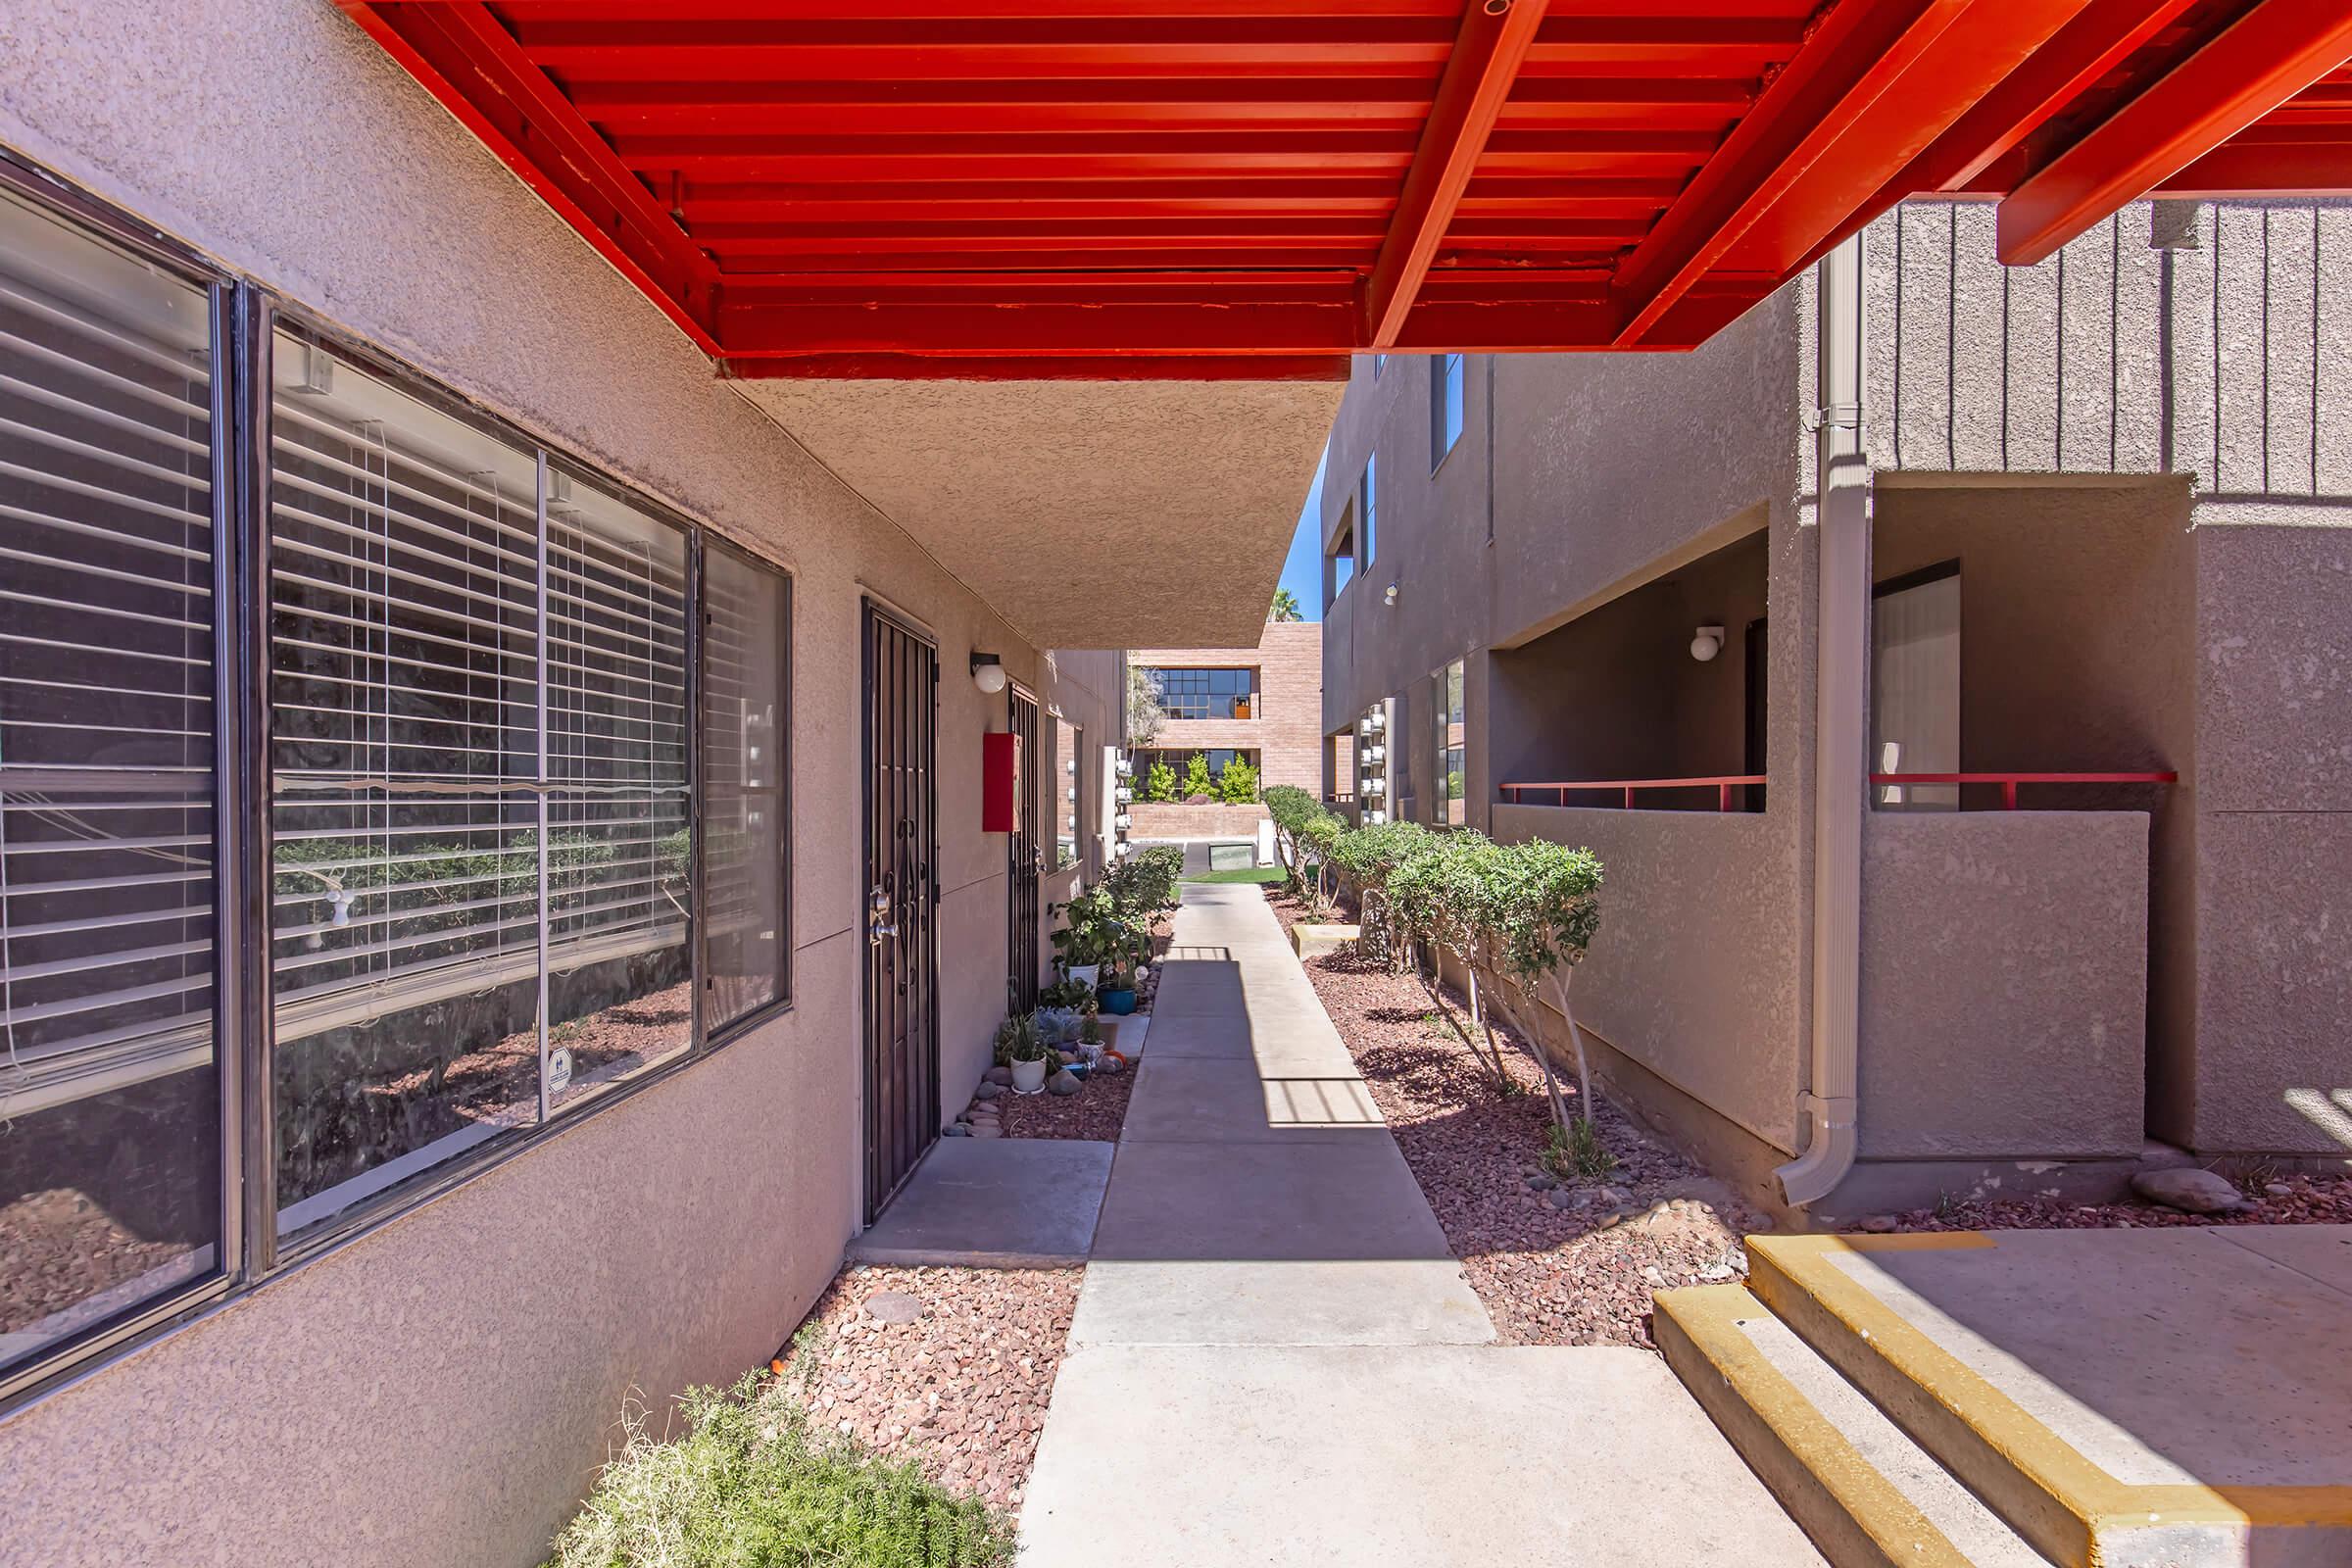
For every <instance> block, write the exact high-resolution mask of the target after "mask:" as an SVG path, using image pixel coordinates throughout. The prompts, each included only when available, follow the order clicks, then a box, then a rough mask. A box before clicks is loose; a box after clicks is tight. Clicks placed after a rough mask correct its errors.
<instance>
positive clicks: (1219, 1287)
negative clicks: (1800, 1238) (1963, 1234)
mask: <svg viewBox="0 0 2352 1568" xmlns="http://www.w3.org/2000/svg"><path fill="white" fill-rule="evenodd" d="M1152 1014H1153V1023H1152V1037H1151V1041H1152V1043H1151V1049H1150V1051H1149V1053H1148V1054H1147V1055H1146V1056H1145V1058H1144V1060H1143V1062H1142V1063H1141V1066H1140V1076H1139V1077H1138V1079H1137V1080H1136V1086H1135V1097H1134V1100H1133V1103H1131V1104H1130V1106H1129V1109H1128V1114H1127V1124H1126V1130H1125V1132H1124V1133H1123V1135H1122V1136H1121V1138H1120V1140H1119V1144H1118V1149H1117V1152H1116V1154H1115V1156H1114V1157H1113V1161H1112V1165H1111V1172H1110V1183H1109V1187H1108V1189H1107V1191H1106V1192H1105V1194H1104V1197H1103V1207H1102V1216H1101V1219H1100V1222H1099V1223H1098V1225H1097V1228H1096V1232H1095V1239H1094V1250H1093V1255H1092V1258H1091V1260H1090V1261H1089V1263H1088V1266H1087V1274H1086V1283H1085V1285H1084V1287H1083V1288H1082V1289H1081V1291H1080V1294H1079V1299H1078V1309H1077V1314H1076V1316H1075V1318H1074V1319H1073V1321H1072V1323H1071V1328H1070V1345H1071V1348H1070V1353H1069V1355H1068V1356H1067V1357H1066V1358H1065V1359H1064V1360H1063V1362H1062V1364H1061V1370H1060V1373H1059V1376H1058V1377H1057V1379H1056V1381H1055V1384H1054V1399H1053V1403H1052V1406H1051V1407H1050V1409H1049V1411H1048V1414H1047V1419H1046V1428H1045V1433H1044V1437H1043V1439H1042V1441H1041V1443H1040V1446H1039V1449H1038V1458H1037V1466H1036V1469H1035V1471H1034V1472H1033V1474H1032V1477H1031V1480H1030V1485H1029V1490H1028V1495H1027V1500H1026V1502H1025V1503H1024V1506H1023V1509H1022V1520H1021V1555H1020V1560H1021V1562H1022V1563H1023V1564H1025V1565H1028V1568H1063V1565H1070V1568H1076V1565H1080V1564H1086V1565H1099V1568H1119V1565H1124V1564H1130V1563H1132V1564H1137V1565H1143V1564H1151V1565H1152V1568H1165V1565H1166V1564H1170V1563H1181V1564H1186V1565H1188V1568H1189V1565H1202V1568H1223V1565H1227V1564H1242V1563H1286V1564H1287V1563H1347V1564H1389V1563H1395V1564H1413V1565H1415V1568H1434V1565H1445V1564H1452V1563H1463V1564H1468V1563H1472V1562H1476V1563H1478V1564H1480V1565H1482V1568H1485V1565H1488V1564H1492V1563H1495V1562H1517V1563H1579V1564H1584V1563H1590V1564H1593V1565H1602V1564H1607V1565H1611V1568H1643V1565H1651V1564H1655V1565H1658V1568H1665V1565H1668V1564H1673V1565H1676V1568H1682V1565H1686V1564H1694V1563H1708V1562H1717V1561H1733V1560H1737V1561H1739V1562H1740V1563H1741V1564H1742V1568H1778V1565H1781V1564H1816V1563H1818V1562H1819V1561H1820V1559H1819V1557H1818V1556H1816V1555H1815V1553H1814V1552H1813V1550H1812V1548H1811V1547H1810V1546H1809V1545H1808V1544H1807V1543H1806V1542H1805V1539H1804V1537H1803V1536H1802V1535H1801V1534H1800V1533H1799V1532H1798V1531H1797V1530H1796V1527H1795V1526H1794V1525H1792V1524H1791V1523H1790V1522H1789V1519H1788V1517H1787V1515H1785V1514H1784V1513H1783V1512H1782V1511H1781V1509H1780V1506H1779V1504H1777V1503H1776V1502H1774V1501H1773V1499H1772V1497H1771V1496H1770V1495H1769V1494H1767V1493H1766V1492H1765V1491H1764V1489H1763V1487H1762V1486H1761V1485H1759V1484H1758V1483H1757V1482H1756V1480H1755V1479H1754V1477H1753V1476H1751V1475H1750V1474H1749V1472H1748V1471H1747V1469H1746V1467H1745V1466H1744V1465H1742V1464H1741V1462H1740V1459H1739V1458H1738V1456H1737V1455H1736V1454H1734V1453H1733V1451H1732V1449H1731V1447H1730V1446H1729V1445H1728V1444H1727V1443H1726V1442H1725V1441H1724V1440H1723V1438H1722V1437H1721V1436H1720V1435H1719V1434H1718V1433H1717V1432H1716V1430H1715V1428H1714V1426H1713V1425H1712V1424H1711V1423H1710V1422H1709V1421H1708V1419H1707V1417H1706V1416H1705V1415H1704V1414H1703V1413H1702V1412H1701V1411H1700V1410H1699V1408H1698V1406H1697V1405H1696V1404H1695V1403H1694V1402H1693V1401H1692V1400H1691V1397H1690V1396H1689V1395H1687V1394H1686V1393H1685V1392H1684V1391H1683V1389H1682V1387H1681V1386H1680V1385H1679V1384H1678V1383H1677V1382H1676V1381H1675V1379H1674V1377H1673V1374H1672V1373H1670V1372H1669V1371H1668V1370H1667V1369H1666V1367H1665V1365H1664V1364H1663V1363H1662V1362H1660V1361H1659V1360H1658V1359H1657V1358H1656V1357H1654V1356H1651V1355H1648V1354H1646V1353H1644V1352H1642V1351H1639V1350H1629V1349H1611V1348H1576V1349H1567V1348H1541V1349H1534V1348H1502V1347H1497V1346H1495V1344H1493V1341H1494V1338H1495V1331H1494V1326H1493V1324H1492V1323H1491V1322H1490V1321H1489V1319H1488V1317H1487V1314H1486V1310H1485V1308H1484V1307H1483V1306H1481V1305H1480V1304H1479V1300H1478V1298H1477V1297H1476V1296H1475V1295H1473V1294H1472V1292H1471V1290H1470V1288H1469V1286H1468V1284H1467V1283H1466V1282H1465V1281H1464V1279H1463V1277H1462V1272H1461V1267H1460V1264H1459V1262H1458V1261H1457V1260H1456V1259H1455V1258H1454V1257H1453V1255H1452V1254H1451V1252H1450V1251H1449V1250H1447V1248H1446V1237H1445V1233H1444V1231H1443V1230H1441V1229H1440V1227H1439V1225H1438V1221H1437V1217H1436V1215H1435V1214H1433V1213H1432V1212H1431V1210H1430V1207H1429V1204H1428V1202H1427V1201H1426V1200H1425V1199H1423V1197H1422V1196H1421V1189H1420V1187H1419V1185H1418V1184H1417V1183H1416V1182H1415V1181H1414V1180H1413V1175H1412V1172H1411V1170H1410V1169H1409V1168H1408V1167H1407V1166H1406V1164H1405V1162H1404V1158H1403V1156H1402V1154H1400V1153H1399V1152H1398V1151H1397V1141H1396V1139H1395V1138H1393V1137H1391V1136H1390V1134H1389V1131H1388V1128H1387V1127H1386V1126H1385V1125H1384V1124H1383V1122H1382V1120H1381V1117H1380V1111H1379V1109H1378V1107H1377V1106H1376V1105H1375V1104H1374V1103H1373V1101H1372V1098H1371V1095H1370V1094H1369V1092H1368V1091H1367V1090H1366V1088H1365V1086H1364V1084H1363V1083H1362V1081H1361V1079H1360V1077H1359V1076H1358V1075H1357V1073H1356V1070H1355V1064H1354V1060H1353V1058H1352V1057H1350V1056H1349V1055H1348V1050H1347V1047H1346V1046H1345V1045H1344V1044H1343V1043H1342V1042H1341V1040H1340V1038H1339V1035H1338V1033H1337V1032H1336V1031H1335V1030H1334V1029H1333V1028H1332V1026H1331V1021H1330V1019H1329V1018H1328V1017H1327V1016H1326V1015H1325V1014H1324V1012H1323V1009H1322V1006H1321V1005H1320V1004H1319V1003H1318V1001H1317V1000H1316V997H1315V994H1314V989H1313V987H1312V986H1311V985H1309V984H1308V982H1307V979H1306V975H1305V973H1304V971H1302V970H1301V969H1300V968H1299V963H1298V960H1297V958H1296V957H1295V956H1293V955H1292V953H1291V950H1290V947H1289V945H1288V943H1286V942H1285V941H1284V939H1283V935H1282V930H1281V927H1280V924H1279V923H1278V922H1277V921H1276V920H1275V918H1274V915H1273V911H1272V910H1271V909H1269V908H1268V907H1266V904H1265V901H1264V898H1263V896H1262V895H1261V893H1260V892H1259V890H1258V889H1257V888H1255V887H1253V886H1246V885H1244V886H1214V885H1198V884H1196V885H1188V886H1187V887H1186V888H1185V902H1184V907H1183V908H1182V909H1181V910H1180V911H1179V912H1178V914H1177V917H1176V946H1175V948H1174V949H1172V950H1171V954H1170V956H1169V958H1168V959H1167V960H1166V961H1165V963H1164V965H1163V968H1162V972H1161V977H1160V986H1159V992H1158V995H1157V997H1156V999H1155V1001H1154V1004H1153V1007H1152Z"/></svg>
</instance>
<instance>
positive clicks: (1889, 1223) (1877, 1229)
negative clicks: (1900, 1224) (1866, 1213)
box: [1854, 1214, 1895, 1236]
mask: <svg viewBox="0 0 2352 1568" xmlns="http://www.w3.org/2000/svg"><path fill="white" fill-rule="evenodd" d="M1894 1226H1895V1219H1894V1216H1893V1215H1892V1214H1873V1215H1871V1216H1870V1217H1869V1218H1868V1219H1866V1220H1864V1221H1863V1222H1862V1223H1861V1224H1859V1225H1857V1226H1855V1227H1854V1228H1855V1229H1856V1230H1861V1231H1868V1232H1869V1233H1870V1234H1871V1235H1873V1236H1885V1235H1887V1233H1888V1232H1890V1231H1892V1230H1893V1229H1894Z"/></svg>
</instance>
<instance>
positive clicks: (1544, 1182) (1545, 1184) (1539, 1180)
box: [1527, 1171, 1560, 1193]
mask: <svg viewBox="0 0 2352 1568" xmlns="http://www.w3.org/2000/svg"><path fill="white" fill-rule="evenodd" d="M1527 1185H1528V1186H1529V1187H1531V1188H1533V1189H1534V1190H1535V1191H1537V1192H1539V1193H1548V1192H1550V1191H1551V1190H1552V1189H1554V1188H1556V1187H1558V1186H1559V1185H1560V1184H1559V1182H1558V1181H1556V1180H1555V1179H1553V1177H1552V1175H1551V1174H1550V1172H1548V1171H1537V1172H1536V1173H1535V1174H1534V1175H1532V1176H1530V1177H1528V1178H1527Z"/></svg>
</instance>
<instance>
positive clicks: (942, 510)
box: [738, 381, 1346, 648]
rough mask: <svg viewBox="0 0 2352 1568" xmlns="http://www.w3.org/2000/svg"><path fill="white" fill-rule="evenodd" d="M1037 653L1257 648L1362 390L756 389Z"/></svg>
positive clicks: (1316, 385)
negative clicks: (1353, 396)
mask: <svg viewBox="0 0 2352 1568" xmlns="http://www.w3.org/2000/svg"><path fill="white" fill-rule="evenodd" d="M738 387H739V389H740V390H741V391H742V393H743V395H744V396H746V397H748V398H750V399H751V400H752V401H753V402H754V403H756V404H758V405H759V406H760V408H762V409H764V410H765V411H766V412H767V413H768V414H769V415H771V416H772V417H774V418H775V419H776V421H777V422H778V423H779V424H781V425H782V426H783V427H784V428H785V429H786V430H788V431H790V432H791V433H792V435H793V436H794V437H795V438H796V439H798V440H799V441H800V442H801V443H802V444H803V445H804V446H806V447H807V448H808V449H809V452H810V453H812V454H813V455H814V456H815V457H816V458H817V460H818V461H819V462H821V463H823V464H825V465H826V466H828V467H830V468H831V469H832V470H833V471H834V472H835V473H837V474H839V475H840V476H841V477H842V478H843V479H844V480H845V481H847V482H848V483H849V484H850V485H852V486H854V487H855V488H856V489H857V490H858V492H859V493H860V494H862V495H863V496H864V497H865V498H866V499H867V500H869V501H871V502H872V503H873V504H874V505H875V506H876V507H877V508H879V509H880V510H881V511H882V512H884V513H886V514H888V515H889V516H890V517H891V518H892V519H893V520H894V521H896V522H897V523H898V524H899V525H900V526H902V527H904V528H905V529H907V532H909V533H911V534H912V535H913V536H914V537H915V538H916V539H917V540H919V541H920V542H921V543H922V545H923V547H924V548H925V549H927V550H929V551H930V552H931V553H932V554H933V555H934V556H936V557H937V558H938V559H939V561H940V563H941V564H943V565H945V566H946V567H947V568H948V570H950V571H952V572H954V573H955V574H956V576H957V577H959V578H961V579H962V580H963V582H964V583H965V584H967V585H968V586H969V587H970V588H971V589H972V590H973V591H974V592H976V593H978V594H979V595H980V596H981V597H982V598H984V599H986V600H987V601H988V602H989V603H990V604H991V605H992V606H994V607H995V608H996V610H997V611H998V613H1001V614H1003V615H1004V617H1005V619H1006V620H1007V621H1010V622H1011V623H1012V625H1013V627H1014V628H1015V629H1016V630H1018V631H1020V632H1021V633H1022V634H1023V635H1024V636H1026V637H1027V638H1028V639H1029V640H1030V641H1031V642H1032V643H1034V644H1036V645H1037V646H1040V647H1047V648H1137V647H1144V646H1147V645H1148V646H1153V647H1233V646H1237V645H1242V644H1248V643H1251V642H1254V641H1256V638H1257V630H1258V627H1259V626H1260V625H1262V624H1263V623H1264V621H1265V618H1266V602H1267V600H1268V599H1269V598H1271V597H1272V595H1273V592H1274V585H1275V580H1276V579H1277V578H1278V577H1279V576H1280V575H1281V572H1282V562H1283V557H1284V556H1285V554H1287V553H1288V551H1289V548H1290V541H1291V533H1292V530H1293V528H1294V527H1295V526H1296V524H1297V522H1298V520H1299V507H1300V505H1301V504H1303V502H1304V501H1305V499H1306V490H1307V486H1308V484H1309V483H1310V482H1311V481H1312V480H1313V478H1314V469H1315V460H1316V458H1317V457H1318V456H1319V455H1320V454H1321V452H1322V448H1323V438H1324V436H1325V435H1326V434H1327V433H1328V432H1329V430H1330V428H1331V419H1332V415H1333V413H1334V412H1335V411H1336V410H1337V409H1338V407H1339V402H1340V394H1341V393H1342V392H1343V391H1345V390H1346V388H1345V387H1343V386H1341V385H1339V384H1336V383H1331V382H1316V381H1208V382H1202V381H1189V382H1188V381H1176V382H1169V381H746V382H740V383H738Z"/></svg>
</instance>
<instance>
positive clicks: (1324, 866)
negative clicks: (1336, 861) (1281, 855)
mask: <svg viewBox="0 0 2352 1568" xmlns="http://www.w3.org/2000/svg"><path fill="white" fill-rule="evenodd" d="M1346 831H1348V823H1347V819H1346V818H1344V817H1342V816H1341V815H1340V814H1339V813H1338V812H1336V811H1327V810H1325V809H1323V808H1322V807H1320V806H1318V807H1316V808H1315V809H1314V811H1313V813H1312V814H1311V815H1309V816H1308V817H1307V818H1306V820H1305V821H1304V822H1303V823H1301V824H1300V825H1299V834H1298V843H1299V853H1300V854H1302V855H1309V856H1312V857H1313V858H1314V863H1315V882H1314V893H1313V895H1312V897H1311V899H1310V900H1309V903H1308V906H1307V912H1308V913H1309V914H1310V915H1311V916H1313V917H1314V918H1315V919H1318V920H1320V919H1322V918H1323V917H1324V916H1326V915H1328V914H1330V913H1331V891H1330V888H1329V885H1328V883H1327V881H1326V877H1327V875H1328V873H1329V871H1330V867H1331V851H1332V846H1333V845H1335V844H1337V843H1338V842H1339V838H1340V835H1341V834H1342V833H1345V832H1346Z"/></svg>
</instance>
